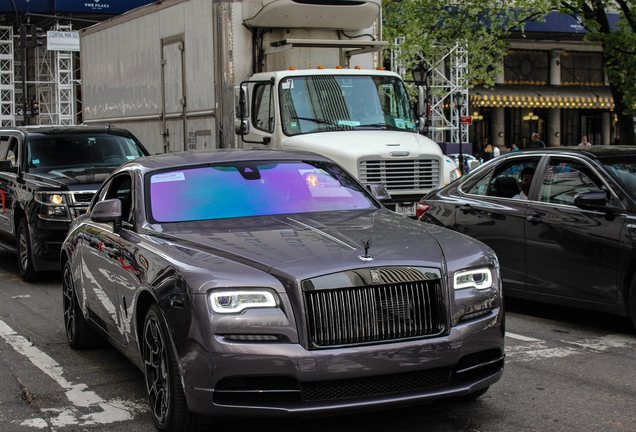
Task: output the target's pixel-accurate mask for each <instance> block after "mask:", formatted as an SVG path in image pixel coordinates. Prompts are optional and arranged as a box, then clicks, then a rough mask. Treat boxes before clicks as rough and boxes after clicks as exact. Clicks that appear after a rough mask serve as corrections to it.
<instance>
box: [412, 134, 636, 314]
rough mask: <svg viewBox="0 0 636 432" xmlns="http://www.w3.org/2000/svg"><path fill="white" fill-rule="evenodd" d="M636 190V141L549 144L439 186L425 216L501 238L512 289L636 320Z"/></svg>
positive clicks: (421, 209)
mask: <svg viewBox="0 0 636 432" xmlns="http://www.w3.org/2000/svg"><path fill="white" fill-rule="evenodd" d="M530 174H531V175H530ZM524 178H525V179H526V181H525V183H524ZM528 178H530V180H529V181H527V179H528ZM635 198H636V149H634V148H631V147H618V146H617V147H614V146H612V147H600V146H599V147H585V148H580V147H572V148H568V147H560V148H548V149H540V150H535V151H522V152H514V153H509V154H507V155H504V156H501V157H500V158H497V159H495V160H493V161H491V162H488V163H486V164H485V165H483V166H481V167H480V168H479V169H477V170H475V171H474V172H472V173H470V174H469V175H467V176H465V177H464V178H463V179H462V180H461V181H456V182H454V183H452V184H451V185H449V186H447V187H445V188H442V189H440V190H438V191H434V192H431V193H430V194H428V195H427V196H425V197H424V198H423V199H422V200H421V202H420V203H419V204H418V217H420V219H421V220H422V221H425V222H429V223H434V224H437V225H441V226H445V227H449V228H452V229H454V230H457V231H459V232H461V233H464V234H467V235H469V236H471V237H473V238H476V239H478V240H481V241H482V242H484V243H485V244H487V245H489V246H490V247H492V248H493V249H494V250H495V252H496V253H497V255H498V257H499V259H500V263H501V272H502V279H503V287H504V292H505V294H506V295H508V296H513V297H520V298H527V299H532V300H540V301H544V302H550V303H556V304H563V305H568V306H575V307H580V308H586V309H593V310H598V311H604V312H610V313H614V314H617V315H622V316H630V317H631V318H632V321H633V322H634V324H635V325H636V277H635V276H634V275H635V273H636V200H635Z"/></svg>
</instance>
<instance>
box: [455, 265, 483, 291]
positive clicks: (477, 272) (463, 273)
mask: <svg viewBox="0 0 636 432" xmlns="http://www.w3.org/2000/svg"><path fill="white" fill-rule="evenodd" d="M453 280H454V284H453V286H454V288H455V289H456V290H458V289H464V288H477V289H487V288H490V287H492V284H493V277H492V270H490V269H489V268H488V267H481V268H475V269H469V270H460V271H458V272H455V276H454V278H453Z"/></svg>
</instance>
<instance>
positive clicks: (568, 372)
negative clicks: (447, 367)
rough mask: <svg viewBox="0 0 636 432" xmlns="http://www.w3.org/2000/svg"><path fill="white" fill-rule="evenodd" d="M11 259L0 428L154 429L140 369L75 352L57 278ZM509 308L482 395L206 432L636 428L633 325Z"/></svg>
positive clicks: (100, 353)
mask: <svg viewBox="0 0 636 432" xmlns="http://www.w3.org/2000/svg"><path fill="white" fill-rule="evenodd" d="M15 261H16V258H15V256H14V255H11V254H9V253H7V252H5V251H4V250H2V249H0V431H2V432H14V431H15V432H17V431H20V432H22V431H38V430H39V431H65V432H66V431H112V432H119V431H122V432H123V431H126V432H129V431H131V432H136V431H153V430H154V426H153V424H152V420H151V418H150V415H149V413H148V409H147V407H146V397H145V394H144V391H145V388H144V383H143V376H142V374H141V372H140V371H139V370H138V369H136V368H135V367H134V366H132V364H131V363H129V362H128V361H127V360H126V359H125V358H124V357H123V356H121V355H120V354H119V353H118V352H117V351H116V350H115V349H113V348H111V347H110V346H108V345H105V346H103V347H101V348H98V349H94V350H88V351H74V350H72V349H70V348H69V347H68V345H67V344H66V338H65V335H64V327H63V319H62V295H61V289H60V287H61V282H60V277H59V276H58V275H57V274H56V273H53V274H47V275H45V277H44V278H43V280H42V281H40V282H35V283H28V284H27V283H24V282H22V281H21V280H20V278H19V276H18V273H17V265H16V262H15ZM506 315H507V338H506V342H507V348H506V350H507V359H506V372H505V376H504V378H503V380H502V381H500V382H499V383H497V384H496V385H494V386H493V387H492V388H491V389H490V391H489V392H488V393H486V394H485V395H484V396H482V397H481V398H480V399H478V400H476V401H473V402H469V403H435V404H432V405H426V406H416V407H410V408H403V409H398V410H389V411H377V412H373V413H367V414H360V415H349V416H341V417H331V418H321V419H309V420H308V419H276V420H273V419H268V420H258V421H256V420H237V421H219V422H217V423H215V424H214V425H213V427H212V428H211V430H232V429H238V430H240V431H242V432H243V431H252V430H253V431H259V432H262V431H269V430H272V431H273V430H276V431H277V432H288V431H289V432H291V431H294V432H297V431H299V430H302V431H303V432H324V431H325V430H329V431H330V432H340V431H342V432H345V431H346V432H363V431H364V432H373V431H403V432H410V431H434V432H460V431H461V432H477V431H480V432H497V431H501V432H504V431H505V432H510V431H524V432H528V431H577V432H582V431H595V432H596V431H603V432H605V431H609V432H612V431H616V432H625V431H634V432H636V331H635V330H634V329H633V328H632V327H631V324H630V322H629V320H627V319H624V318H617V317H614V316H611V315H605V314H597V313H591V312H586V311H579V310H576V309H568V308H563V307H555V306H549V305H543V304H539V303H532V302H520V301H513V300H508V302H507V313H506Z"/></svg>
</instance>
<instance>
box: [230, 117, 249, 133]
mask: <svg viewBox="0 0 636 432" xmlns="http://www.w3.org/2000/svg"><path fill="white" fill-rule="evenodd" d="M234 131H235V132H236V134H237V135H248V134H249V133H250V121H249V119H246V118H238V119H236V120H235V121H234Z"/></svg>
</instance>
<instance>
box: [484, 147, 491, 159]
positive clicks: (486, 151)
mask: <svg viewBox="0 0 636 432" xmlns="http://www.w3.org/2000/svg"><path fill="white" fill-rule="evenodd" d="M492 156H493V154H492V146H491V145H490V144H488V145H487V146H486V148H485V149H484V162H486V161H489V160H490V159H492Z"/></svg>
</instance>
